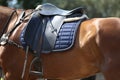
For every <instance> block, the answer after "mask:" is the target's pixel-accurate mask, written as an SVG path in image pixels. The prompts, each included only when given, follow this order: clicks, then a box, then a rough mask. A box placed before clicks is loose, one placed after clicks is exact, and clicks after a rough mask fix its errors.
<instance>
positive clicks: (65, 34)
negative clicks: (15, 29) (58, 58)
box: [20, 4, 87, 54]
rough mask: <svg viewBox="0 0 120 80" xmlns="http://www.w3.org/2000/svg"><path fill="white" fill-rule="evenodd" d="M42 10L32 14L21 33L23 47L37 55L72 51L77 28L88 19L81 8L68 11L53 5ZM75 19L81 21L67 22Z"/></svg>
mask: <svg viewBox="0 0 120 80" xmlns="http://www.w3.org/2000/svg"><path fill="white" fill-rule="evenodd" d="M39 9H40V8H39ZM41 9H42V11H41ZM41 9H40V10H37V11H36V12H34V13H33V14H32V16H31V19H30V20H29V22H28V24H27V25H26V27H25V28H24V29H23V31H22V33H21V36H20V41H21V43H22V45H23V47H24V48H26V46H29V47H30V49H31V50H32V51H33V52H34V53H37V54H40V53H50V52H51V51H65V50H68V49H70V48H71V47H72V46H73V44H74V40H75V35H76V32H77V28H78V27H79V25H80V23H81V22H82V21H83V20H85V19H87V17H86V16H84V15H85V14H84V13H82V12H81V11H79V10H81V8H76V9H73V10H70V11H66V10H62V9H59V8H57V7H56V6H54V5H52V4H43V5H42V7H41ZM48 9H49V10H48ZM78 12H81V13H78ZM74 17H79V18H80V19H77V20H76V19H75V20H72V21H71V20H70V21H69V20H68V22H67V21H66V19H69V18H70V19H71V18H73V19H74Z"/></svg>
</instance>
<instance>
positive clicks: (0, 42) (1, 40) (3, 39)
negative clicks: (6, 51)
mask: <svg viewBox="0 0 120 80" xmlns="http://www.w3.org/2000/svg"><path fill="white" fill-rule="evenodd" d="M7 41H8V35H7V34H3V35H2V37H1V38H0V45H1V46H3V45H5V44H6V43H7Z"/></svg>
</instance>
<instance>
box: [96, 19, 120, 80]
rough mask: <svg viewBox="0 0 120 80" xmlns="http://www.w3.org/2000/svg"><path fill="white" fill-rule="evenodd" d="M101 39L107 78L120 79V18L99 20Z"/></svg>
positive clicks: (100, 45)
mask: <svg viewBox="0 0 120 80" xmlns="http://www.w3.org/2000/svg"><path fill="white" fill-rule="evenodd" d="M99 23H100V25H99V32H98V36H99V41H98V46H99V47H100V50H101V53H102V54H103V55H104V60H105V61H104V63H103V68H102V71H103V72H104V74H105V76H106V79H107V80H119V79H120V69H119V68H120V62H119V61H120V18H106V19H101V20H100V21H99ZM114 73H115V75H114Z"/></svg>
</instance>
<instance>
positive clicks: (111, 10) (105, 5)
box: [0, 0, 120, 17]
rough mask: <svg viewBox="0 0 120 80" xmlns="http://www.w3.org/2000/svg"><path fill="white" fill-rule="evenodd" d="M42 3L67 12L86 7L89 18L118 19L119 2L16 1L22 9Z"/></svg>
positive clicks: (84, 0)
mask: <svg viewBox="0 0 120 80" xmlns="http://www.w3.org/2000/svg"><path fill="white" fill-rule="evenodd" d="M6 1H7V0H0V4H2V5H5V6H6V5H7V2H6ZM43 3H52V4H54V5H56V6H57V7H60V8H63V9H67V10H70V9H73V8H76V7H80V6H81V7H86V8H87V15H88V16H89V17H120V0H18V5H21V6H20V7H21V8H24V9H34V8H35V7H36V6H37V5H38V4H43Z"/></svg>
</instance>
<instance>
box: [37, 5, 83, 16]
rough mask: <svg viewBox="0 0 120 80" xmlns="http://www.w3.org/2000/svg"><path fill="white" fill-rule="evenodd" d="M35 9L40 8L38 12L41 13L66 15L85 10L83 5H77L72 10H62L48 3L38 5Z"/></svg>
mask: <svg viewBox="0 0 120 80" xmlns="http://www.w3.org/2000/svg"><path fill="white" fill-rule="evenodd" d="M37 9H39V10H40V14H42V15H62V16H67V15H71V14H74V13H83V12H84V11H85V8H83V7H78V8H75V9H72V10H63V9H60V8H58V7H56V6H55V5H53V4H50V3H46V4H43V5H38V6H37Z"/></svg>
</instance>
